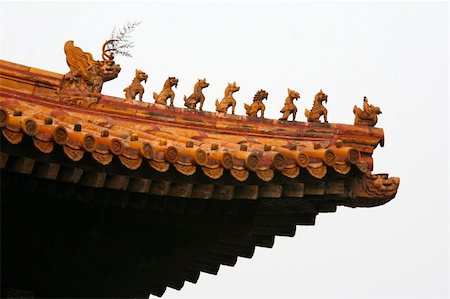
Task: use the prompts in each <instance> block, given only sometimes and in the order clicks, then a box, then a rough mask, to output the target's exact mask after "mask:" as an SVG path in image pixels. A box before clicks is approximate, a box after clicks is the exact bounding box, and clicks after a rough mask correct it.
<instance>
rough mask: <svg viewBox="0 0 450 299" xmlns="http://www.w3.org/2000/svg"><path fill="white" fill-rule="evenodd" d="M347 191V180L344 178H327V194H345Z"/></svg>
mask: <svg viewBox="0 0 450 299" xmlns="http://www.w3.org/2000/svg"><path fill="white" fill-rule="evenodd" d="M344 193H345V182H344V180H335V181H331V180H327V181H326V183H325V194H336V195H340V194H344Z"/></svg>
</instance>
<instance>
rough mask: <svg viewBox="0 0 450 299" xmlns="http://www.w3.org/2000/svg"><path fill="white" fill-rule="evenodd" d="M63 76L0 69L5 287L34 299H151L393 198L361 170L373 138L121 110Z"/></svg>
mask: <svg viewBox="0 0 450 299" xmlns="http://www.w3.org/2000/svg"><path fill="white" fill-rule="evenodd" d="M62 78H63V75H61V74H56V73H51V72H48V71H44V70H39V69H35V68H31V67H27V66H23V65H18V64H15V63H11V62H7V61H1V60H0V130H1V136H0V140H1V147H0V169H1V174H2V176H1V180H2V182H1V187H2V188H1V191H2V207H3V206H5V207H7V208H5V209H2V234H3V235H2V236H3V237H5V234H6V238H8V240H9V242H8V243H5V242H2V250H3V249H4V248H3V246H5V247H6V249H7V250H5V251H4V252H9V255H8V261H9V264H8V265H7V266H8V267H10V268H8V269H7V270H6V271H5V273H7V274H8V275H3V276H2V284H3V277H6V278H5V281H6V283H11V284H13V285H15V284H18V286H21V287H22V288H24V289H25V290H31V291H34V292H36V293H35V297H38V296H42V297H47V298H61V297H71V298H74V297H79V298H86V297H97V298H105V297H123V298H129V297H142V298H146V297H148V293H149V292H150V293H151V294H155V295H158V296H161V295H162V294H163V293H164V291H165V289H166V287H172V288H175V289H181V288H182V287H183V285H184V282H185V281H190V282H194V283H195V282H196V281H197V280H198V278H199V275H200V272H207V273H211V274H217V272H218V270H219V267H220V265H229V266H233V265H234V264H235V263H236V261H237V257H247V258H249V257H252V255H253V253H254V250H255V247H256V246H263V247H272V246H273V244H274V238H275V236H293V235H294V234H295V231H296V226H297V225H313V224H314V223H315V217H316V215H317V214H318V213H324V212H335V211H336V207H337V206H339V205H344V206H351V207H371V206H377V205H381V204H384V203H386V202H388V201H389V200H391V199H392V198H393V197H394V196H395V195H396V192H397V188H398V185H399V179H398V178H389V177H388V176H387V175H386V174H381V175H373V174H372V172H371V170H372V169H373V160H372V153H373V151H374V149H375V148H376V147H377V146H378V145H379V144H380V145H381V146H383V143H384V139H383V138H384V135H383V130H382V129H380V128H374V127H369V126H366V125H346V124H329V123H326V124H322V123H308V122H292V121H279V120H271V119H260V118H251V117H246V116H235V115H223V114H217V113H212V112H200V111H191V110H187V109H183V108H171V107H166V106H161V105H156V104H152V103H140V102H137V101H136V102H134V103H127V102H125V101H124V100H123V99H122V98H115V97H110V96H106V95H102V94H93V93H91V94H87V93H81V92H79V93H77V92H71V91H65V90H64V89H62V88H61V86H62ZM71 199H76V200H71ZM90 203H93V204H90ZM105 206H106V207H107V208H106V207H105ZM23 215H26V216H25V217H23ZM4 216H5V217H4ZM3 223H8V225H7V226H4V225H3ZM31 228H32V229H31ZM3 229H4V231H3ZM19 231H20V233H17V232H19ZM19 235H20V236H19ZM36 236H39V238H36ZM41 236H42V237H41ZM29 240H33V242H32V243H33V244H32V246H30V244H29V243H30V241H29ZM49 240H50V241H49ZM68 244H70V245H68ZM8 246H9V247H8ZM36 248H44V249H45V250H44V251H43V252H41V251H39V250H36ZM18 250H19V251H18ZM17 252H18V253H17ZM24 256H26V257H27V258H28V259H27V261H29V263H28V264H27V263H25V264H24V263H23V261H24V258H23V257H24ZM30 261H31V262H30ZM25 266H28V267H29V268H31V269H37V270H35V271H30V270H29V268H26V269H25V268H24V267H25ZM112 269H114V270H112ZM117 269H119V270H117ZM8 270H9V271H8ZM15 275H16V276H15ZM21 275H22V276H21ZM35 282H36V283H35ZM37 282H39V283H37Z"/></svg>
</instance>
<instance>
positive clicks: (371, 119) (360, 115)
mask: <svg viewBox="0 0 450 299" xmlns="http://www.w3.org/2000/svg"><path fill="white" fill-rule="evenodd" d="M353 114H355V125H366V126H370V127H374V126H375V125H376V124H377V122H378V116H377V115H378V114H381V110H380V108H379V107H376V106H373V105H371V104H369V101H368V100H367V98H366V97H364V104H363V110H361V109H360V108H358V107H356V105H355V107H353Z"/></svg>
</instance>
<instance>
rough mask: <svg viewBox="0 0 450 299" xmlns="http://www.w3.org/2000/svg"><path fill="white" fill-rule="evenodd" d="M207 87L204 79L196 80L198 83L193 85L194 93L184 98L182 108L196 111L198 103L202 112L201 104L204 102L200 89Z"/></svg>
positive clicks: (207, 84)
mask: <svg viewBox="0 0 450 299" xmlns="http://www.w3.org/2000/svg"><path fill="white" fill-rule="evenodd" d="M208 86H209V83H208V82H206V78H204V79H198V82H197V83H195V85H194V93H193V94H191V95H190V96H189V97H188V98H186V96H184V106H186V107H188V108H189V109H194V110H195V109H196V106H197V104H198V103H200V107H199V110H200V111H203V102H204V101H205V96H204V95H203V92H202V89H203V88H206V87H208Z"/></svg>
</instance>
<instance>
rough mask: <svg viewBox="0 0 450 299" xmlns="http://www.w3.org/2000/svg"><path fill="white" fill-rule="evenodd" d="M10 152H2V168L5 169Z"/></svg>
mask: <svg viewBox="0 0 450 299" xmlns="http://www.w3.org/2000/svg"><path fill="white" fill-rule="evenodd" d="M8 158H9V154H7V153H3V152H0V169H5V166H6V162H8Z"/></svg>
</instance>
